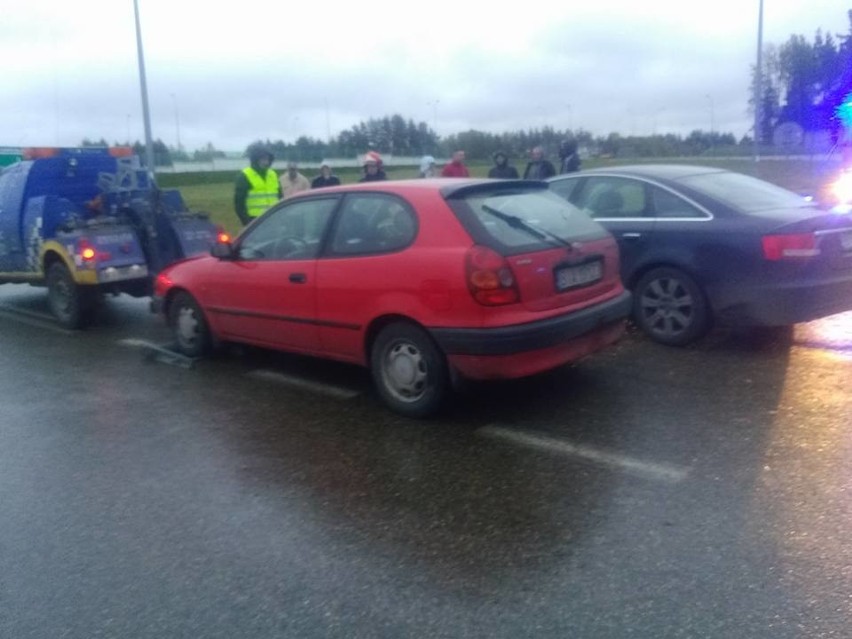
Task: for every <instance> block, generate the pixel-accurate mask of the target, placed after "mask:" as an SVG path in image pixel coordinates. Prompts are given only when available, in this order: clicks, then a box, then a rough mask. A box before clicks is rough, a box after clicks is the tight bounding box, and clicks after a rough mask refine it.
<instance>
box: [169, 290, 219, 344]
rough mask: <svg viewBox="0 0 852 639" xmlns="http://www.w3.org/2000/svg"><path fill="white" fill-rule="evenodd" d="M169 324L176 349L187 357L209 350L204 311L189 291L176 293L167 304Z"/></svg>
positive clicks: (208, 334)
mask: <svg viewBox="0 0 852 639" xmlns="http://www.w3.org/2000/svg"><path fill="white" fill-rule="evenodd" d="M169 324H170V325H171V327H172V331H173V332H174V335H175V340H176V341H177V348H178V350H179V351H180V352H181V353H183V354H184V355H186V356H187V357H201V356H202V355H206V354H207V353H209V352H210V344H211V340H210V329H209V328H208V327H207V320H206V319H204V312H203V311H202V310H201V307H200V306H198V302H196V301H195V299H194V298H193V297H192V295H190V294H189V293H178V294H177V295H176V296H175V298H174V300H172V303H171V304H170V305H169Z"/></svg>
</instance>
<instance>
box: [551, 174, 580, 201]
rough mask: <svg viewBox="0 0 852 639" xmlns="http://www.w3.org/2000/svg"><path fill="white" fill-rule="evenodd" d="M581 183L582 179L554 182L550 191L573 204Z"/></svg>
mask: <svg viewBox="0 0 852 639" xmlns="http://www.w3.org/2000/svg"><path fill="white" fill-rule="evenodd" d="M579 183H580V179H565V180H553V181H552V182H550V190H551V191H553V192H554V193H556V195H559V196H561V197H564V198H565V199H566V200H568V201H569V202H573V201H574V199H573V198H574V196H575V191H576V190H577V185H578V184H579Z"/></svg>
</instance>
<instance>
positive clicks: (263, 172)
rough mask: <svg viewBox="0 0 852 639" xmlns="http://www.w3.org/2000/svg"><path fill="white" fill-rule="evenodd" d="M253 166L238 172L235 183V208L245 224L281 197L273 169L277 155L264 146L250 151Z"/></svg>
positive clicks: (276, 176) (279, 186)
mask: <svg viewBox="0 0 852 639" xmlns="http://www.w3.org/2000/svg"><path fill="white" fill-rule="evenodd" d="M249 160H250V162H251V166H247V167H246V168H244V169H243V170H242V171H240V172H239V174H237V180H236V183H235V185H234V210H235V211H236V213H237V217H238V218H240V222H242V223H243V225H246V224H248V223H249V222H251V221H252V220H253V219H254V218H256V217H259V216H260V215H262V214H263V213H264V212H265V211H266V209H268V208H269V207H270V206H272V205H273V204H275V203H276V202H278V200H280V199H281V185H280V184H279V183H278V175H277V174H276V173H275V171H274V170H273V169H272V163H273V162H274V161H275V156H274V155H272V151H270V150H269V149H267V148H266V147H264V146H255V147H252V149H251V151H249Z"/></svg>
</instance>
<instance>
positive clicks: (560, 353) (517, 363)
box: [447, 321, 625, 380]
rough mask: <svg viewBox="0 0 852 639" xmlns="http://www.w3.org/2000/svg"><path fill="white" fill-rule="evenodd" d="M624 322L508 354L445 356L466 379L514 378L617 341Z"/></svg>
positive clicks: (568, 360)
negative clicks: (552, 344) (533, 349)
mask: <svg viewBox="0 0 852 639" xmlns="http://www.w3.org/2000/svg"><path fill="white" fill-rule="evenodd" d="M624 328H625V322H624V321H619V322H616V323H615V324H609V325H607V326H604V327H602V328H598V329H595V330H593V331H591V332H589V333H586V334H585V335H582V336H580V337H575V338H573V339H571V340H569V341H567V342H565V343H563V344H558V345H556V346H550V347H549V348H543V349H539V350H535V351H527V352H523V353H513V354H511V355H448V356H447V360H448V361H449V364H450V366H452V367H453V368H455V369H456V370H457V371H458V372H459V373H461V375H463V376H464V377H467V378H469V379H479V380H485V379H514V378H518V377H527V376H529V375H535V374H536V373H542V372H544V371H547V370H551V369H553V368H557V367H559V366H563V365H564V364H570V363H571V362H576V361H578V360H580V359H583V358H584V357H587V356H588V355H591V354H592V353H595V352H597V351H599V350H601V349H603V348H606V347H607V346H609V345H610V344H613V343H614V342H616V341H618V339H619V338H620V337H621V336H622V335H623V334H624Z"/></svg>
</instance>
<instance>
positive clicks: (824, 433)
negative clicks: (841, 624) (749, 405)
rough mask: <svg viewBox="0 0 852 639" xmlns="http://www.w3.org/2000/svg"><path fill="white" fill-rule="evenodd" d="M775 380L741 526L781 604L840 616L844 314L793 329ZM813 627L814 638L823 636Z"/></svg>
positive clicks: (846, 488)
mask: <svg viewBox="0 0 852 639" xmlns="http://www.w3.org/2000/svg"><path fill="white" fill-rule="evenodd" d="M779 381H780V383H781V389H780V391H779V394H778V399H777V403H776V406H775V409H774V410H773V411H772V417H771V418H770V420H768V423H764V424H763V426H762V428H761V432H760V433H759V434H758V433H754V435H762V436H763V437H764V438H765V441H764V442H763V444H762V446H763V448H764V453H763V458H762V462H763V465H762V468H760V469H759V470H756V472H758V473H759V475H758V477H759V479H758V481H757V482H756V483H755V486H754V496H753V503H752V505H751V506H750V507H749V519H750V522H751V523H750V525H751V526H754V527H756V528H757V529H758V531H759V532H758V534H759V535H760V537H761V538H762V539H764V540H765V541H766V547H767V548H771V549H772V552H773V554H774V556H775V559H774V562H775V565H776V567H777V573H776V578H777V579H779V580H780V582H781V583H783V584H784V586H786V589H787V591H788V592H789V593H790V594H791V596H793V597H794V598H795V599H798V600H799V601H800V602H801V603H803V604H804V603H805V602H811V601H820V602H821V607H822V609H837V610H840V609H841V608H844V607H848V605H849V600H848V592H849V590H848V584H849V573H848V566H849V564H848V558H849V541H848V539H849V530H850V529H852V429H850V428H849V424H850V421H852V313H844V314H841V315H836V316H834V317H829V318H826V319H824V320H821V321H818V322H811V323H809V324H802V325H799V326H797V327H796V328H795V333H794V338H793V343H792V344H791V345H790V350H789V356H788V358H787V360H786V366H785V371H784V376H783V378H782V379H781V380H779ZM764 429H765V430H764ZM823 606H824V607H823ZM814 623H815V624H816V626H814V627H813V628H811V629H810V630H812V631H813V634H814V636H815V635H816V634H819V630H824V627H823V628H818V627H817V626H818V625H819V624H818V623H817V622H816V620H814Z"/></svg>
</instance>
